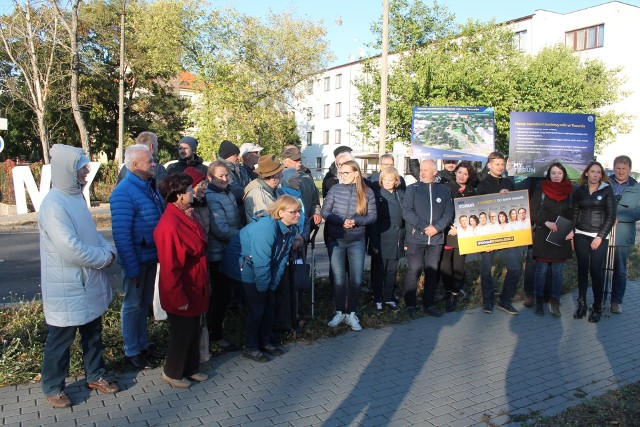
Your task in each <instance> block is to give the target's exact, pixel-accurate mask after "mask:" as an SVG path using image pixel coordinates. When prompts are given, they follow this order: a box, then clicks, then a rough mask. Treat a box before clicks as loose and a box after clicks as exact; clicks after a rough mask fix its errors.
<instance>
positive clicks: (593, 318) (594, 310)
mask: <svg viewBox="0 0 640 427" xmlns="http://www.w3.org/2000/svg"><path fill="white" fill-rule="evenodd" d="M590 311H591V312H590V313H589V323H598V322H599V321H600V316H602V307H600V306H597V305H595V304H593V305H592V306H591V310H590Z"/></svg>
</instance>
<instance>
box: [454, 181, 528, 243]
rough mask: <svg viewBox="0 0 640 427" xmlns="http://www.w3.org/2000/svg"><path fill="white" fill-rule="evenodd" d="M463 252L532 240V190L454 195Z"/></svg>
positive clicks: (456, 222)
mask: <svg viewBox="0 0 640 427" xmlns="http://www.w3.org/2000/svg"><path fill="white" fill-rule="evenodd" d="M453 203H454V205H455V210H456V216H455V221H454V225H455V226H456V229H457V230H458V246H459V248H460V254H462V255H464V254H472V253H476V252H485V251H493V250H497V249H506V248H513V247H517V246H526V245H531V244H532V242H533V241H532V238H531V215H530V213H531V212H530V210H529V193H528V192H527V191H526V190H522V191H511V192H509V193H506V194H499V193H497V194H485V195H482V196H472V197H461V198H458V199H454V200H453Z"/></svg>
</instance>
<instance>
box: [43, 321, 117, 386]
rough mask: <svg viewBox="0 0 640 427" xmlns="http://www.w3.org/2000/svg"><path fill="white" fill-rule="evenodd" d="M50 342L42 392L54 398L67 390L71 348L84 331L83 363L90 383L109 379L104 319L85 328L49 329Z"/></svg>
mask: <svg viewBox="0 0 640 427" xmlns="http://www.w3.org/2000/svg"><path fill="white" fill-rule="evenodd" d="M47 330H48V332H49V333H48V334H47V340H46V342H45V345H44V358H43V360H42V383H41V384H42V392H43V393H44V395H45V396H47V397H48V396H53V395H55V394H58V393H60V392H61V391H62V390H64V380H65V379H66V378H67V376H68V375H69V362H70V360H71V351H70V349H71V344H73V340H74V339H75V337H76V330H79V331H80V344H81V345H82V359H83V362H84V372H85V375H86V377H87V382H95V381H98V380H99V379H100V377H104V376H105V367H104V359H103V358H102V317H98V318H97V319H95V320H92V321H91V322H89V323H87V324H85V325H81V326H66V327H58V326H51V325H47Z"/></svg>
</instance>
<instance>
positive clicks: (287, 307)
mask: <svg viewBox="0 0 640 427" xmlns="http://www.w3.org/2000/svg"><path fill="white" fill-rule="evenodd" d="M291 273H292V272H291V267H290V266H289V263H287V265H286V267H285V268H284V272H283V273H282V278H281V279H280V283H279V284H278V287H277V288H276V290H275V291H274V296H275V312H274V323H273V327H274V328H275V330H276V331H288V330H291V329H293V327H294V322H295V319H293V318H292V317H293V313H295V312H296V311H293V312H292V310H295V304H296V301H295V298H294V297H292V295H291V291H292V289H291V286H292V285H291Z"/></svg>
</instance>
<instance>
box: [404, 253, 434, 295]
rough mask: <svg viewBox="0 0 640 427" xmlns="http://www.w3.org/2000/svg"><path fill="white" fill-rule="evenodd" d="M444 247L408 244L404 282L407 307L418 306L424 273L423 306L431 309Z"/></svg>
mask: <svg viewBox="0 0 640 427" xmlns="http://www.w3.org/2000/svg"><path fill="white" fill-rule="evenodd" d="M441 252H442V245H422V244H416V243H408V244H407V251H406V257H407V276H406V277H405V280H404V303H405V305H406V306H407V307H415V306H416V290H417V289H418V279H420V275H421V274H422V271H424V293H423V295H422V304H423V305H424V306H425V307H431V306H432V305H433V304H434V299H435V296H436V287H437V286H438V262H439V261H440V253H441Z"/></svg>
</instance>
